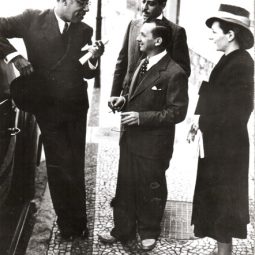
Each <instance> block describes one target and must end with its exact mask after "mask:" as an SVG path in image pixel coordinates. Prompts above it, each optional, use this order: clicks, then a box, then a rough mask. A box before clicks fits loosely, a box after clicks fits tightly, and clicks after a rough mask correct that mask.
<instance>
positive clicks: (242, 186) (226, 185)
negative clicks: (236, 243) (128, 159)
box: [188, 5, 254, 255]
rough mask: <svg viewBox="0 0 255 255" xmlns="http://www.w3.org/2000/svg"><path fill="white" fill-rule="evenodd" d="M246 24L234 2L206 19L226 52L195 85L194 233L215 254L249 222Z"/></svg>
mask: <svg viewBox="0 0 255 255" xmlns="http://www.w3.org/2000/svg"><path fill="white" fill-rule="evenodd" d="M249 23H250V20H249V12H248V11H247V10H245V9H243V8H240V7H237V6H232V5H221V6H220V10H219V13H218V14H217V15H216V16H214V17H212V18H209V19H208V20H207V21H206V25H207V26H208V27H209V28H211V30H212V35H211V38H210V39H211V40H212V41H213V42H214V43H215V45H216V48H217V50H218V51H222V52H223V53H224V54H223V56H222V57H221V59H220V60H219V62H218V63H217V65H216V66H215V67H214V69H213V70H212V72H211V75H210V78H209V82H203V83H202V85H201V87H200V90H199V100H198V104H197V107H196V112H195V114H197V115H200V118H199V129H200V130H201V132H202V135H203V146H204V148H203V149H204V157H203V158H199V161H198V173H197V180H196V187H195V193H194V200H193V212H192V224H193V225H194V233H195V236H197V237H206V236H207V237H211V238H214V239H215V240H217V244H218V253H216V254H219V255H223V254H224V255H228V254H231V250H232V238H233V237H234V238H246V237H247V224H248V223H249V209H248V206H249V205H248V168H249V139H248V131H247V122H248V120H249V117H250V114H251V112H252V110H253V78H254V62H253V60H252V58H251V56H250V54H249V53H248V52H247V51H246V49H249V48H251V47H252V46H253V42H254V38H253V34H252V33H251V31H250V29H249ZM193 131H194V126H193ZM195 131H196V130H195ZM189 137H190V136H188V139H189Z"/></svg>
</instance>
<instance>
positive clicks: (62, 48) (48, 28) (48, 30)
mask: <svg viewBox="0 0 255 255" xmlns="http://www.w3.org/2000/svg"><path fill="white" fill-rule="evenodd" d="M72 30H73V24H71V25H70V27H69V31H68V33H70V35H69V36H68V41H67V43H66V44H65V43H64V42H63V39H62V37H61V33H60V31H59V26H58V21H57V19H56V16H55V14H54V11H53V10H50V12H49V14H48V16H47V17H46V18H45V20H44V23H43V24H42V31H43V33H42V34H43V37H44V40H45V42H46V43H47V42H48V43H49V44H52V42H54V46H55V48H56V61H55V63H54V65H53V66H52V67H51V69H54V68H56V67H57V66H58V65H59V64H60V63H61V62H62V60H63V59H64V58H65V57H66V56H67V54H68V52H69V50H70V45H71V40H72V36H71V33H72Z"/></svg>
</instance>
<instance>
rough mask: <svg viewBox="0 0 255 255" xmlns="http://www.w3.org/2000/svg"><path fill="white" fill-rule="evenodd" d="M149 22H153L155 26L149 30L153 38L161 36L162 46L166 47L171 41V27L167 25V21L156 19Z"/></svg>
mask: <svg viewBox="0 0 255 255" xmlns="http://www.w3.org/2000/svg"><path fill="white" fill-rule="evenodd" d="M149 23H154V24H155V25H156V27H154V28H153V29H152V31H151V33H152V35H153V37H154V38H157V37H161V38H162V44H161V47H162V48H167V46H168V45H169V44H170V43H171V41H172V29H171V27H170V26H169V25H168V23H167V22H165V21H163V20H160V19H156V20H153V21H150V22H149Z"/></svg>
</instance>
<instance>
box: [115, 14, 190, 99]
mask: <svg viewBox="0 0 255 255" xmlns="http://www.w3.org/2000/svg"><path fill="white" fill-rule="evenodd" d="M163 20H164V21H165V22H166V23H167V24H168V25H169V26H170V28H171V30H172V43H171V45H168V47H167V51H168V52H169V53H170V56H171V57H172V58H173V59H174V61H175V62H177V63H178V64H179V65H180V66H181V67H182V68H183V69H184V71H185V72H186V74H187V76H189V75H190V58H189V50H188V46H187V38H186V32H185V29H184V28H182V27H180V26H178V25H176V24H175V23H173V22H171V21H169V20H167V19H166V18H164V17H163ZM142 24H143V20H142V19H139V20H132V21H131V22H130V23H129V26H128V28H127V31H126V34H125V37H124V41H123V45H122V48H121V50H120V53H119V57H118V60H117V64H116V67H115V72H114V77H113V85H112V91H111V96H119V95H120V94H121V91H122V89H123V88H124V87H125V86H126V84H127V82H128V81H129V79H130V76H132V74H133V72H134V70H135V68H136V67H137V62H138V61H139V59H140V57H141V53H140V51H139V46H138V42H137V40H136V39H137V36H138V35H139V33H140V29H141V27H142Z"/></svg>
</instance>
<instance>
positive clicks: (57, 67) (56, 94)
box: [0, 0, 104, 239]
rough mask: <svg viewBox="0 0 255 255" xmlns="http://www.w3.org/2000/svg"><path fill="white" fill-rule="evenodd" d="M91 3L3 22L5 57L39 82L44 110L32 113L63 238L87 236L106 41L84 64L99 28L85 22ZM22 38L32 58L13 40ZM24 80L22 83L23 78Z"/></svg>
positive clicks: (67, 2) (64, 4) (61, 5)
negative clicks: (97, 83) (94, 122)
mask: <svg viewBox="0 0 255 255" xmlns="http://www.w3.org/2000/svg"><path fill="white" fill-rule="evenodd" d="M88 11H89V2H88V1H87V0H56V4H55V8H54V9H53V10H50V9H49V10H45V11H39V10H26V11H24V12H23V13H22V14H20V15H18V16H14V17H9V18H0V57H2V58H5V59H7V60H8V61H10V62H12V63H13V64H14V65H15V67H16V68H17V69H18V71H19V72H20V75H21V76H20V77H19V78H20V82H21V83H22V82H24V81H25V80H26V79H27V80H28V79H32V80H33V79H35V80H36V82H35V83H34V84H33V86H40V91H41V95H43V96H44V97H43V100H42V98H39V96H38V101H40V102H41V104H40V105H36V108H34V109H31V112H33V113H34V114H35V116H36V119H37V122H38V124H39V127H40V129H41V133H42V138H43V144H44V149H45V155H46V164H47V174H48V183H49V188H50V193H51V198H52V202H53V206H54V209H55V212H56V214H57V224H58V227H59V230H60V234H61V237H62V238H64V239H73V238H74V237H78V236H81V237H87V236H88V229H87V218H86V197H85V183H84V155H85V135H86V118H87V111H88V107H89V105H88V96H87V82H86V81H84V78H87V79H90V78H93V77H94V76H95V74H96V71H97V60H98V58H99V57H100V56H101V55H102V54H103V51H104V47H103V44H102V42H100V41H99V42H96V43H95V44H94V45H93V46H90V48H89V51H90V52H91V54H92V57H91V59H90V60H89V61H88V62H86V63H85V64H82V63H80V62H79V59H80V58H81V57H82V55H83V54H84V53H82V51H81V49H82V48H83V47H84V46H85V45H87V44H88V45H90V44H91V37H92V34H93V29H92V28H91V27H90V26H88V25H87V24H85V23H83V22H82V19H83V17H84V15H85V14H86V13H87V12H88ZM14 37H17V38H22V39H23V41H24V43H25V46H26V50H27V59H26V58H25V57H23V56H22V55H20V54H19V53H18V52H17V50H16V49H15V48H14V47H13V46H12V45H11V44H10V43H9V41H8V40H7V38H14ZM19 78H18V79H19Z"/></svg>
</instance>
